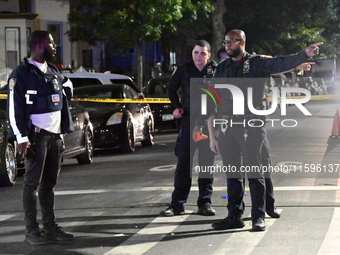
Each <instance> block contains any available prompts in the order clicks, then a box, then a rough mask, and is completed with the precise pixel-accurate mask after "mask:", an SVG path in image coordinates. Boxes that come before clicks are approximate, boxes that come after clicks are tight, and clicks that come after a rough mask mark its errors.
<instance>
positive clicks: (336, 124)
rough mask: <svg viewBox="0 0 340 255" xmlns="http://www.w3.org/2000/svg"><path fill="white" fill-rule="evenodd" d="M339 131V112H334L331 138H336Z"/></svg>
mask: <svg viewBox="0 0 340 255" xmlns="http://www.w3.org/2000/svg"><path fill="white" fill-rule="evenodd" d="M339 130H340V121H339V110H336V113H335V116H334V121H333V128H332V134H331V136H330V137H331V138H338V137H339V135H340V134H339Z"/></svg>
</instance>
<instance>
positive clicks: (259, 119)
mask: <svg viewBox="0 0 340 255" xmlns="http://www.w3.org/2000/svg"><path fill="white" fill-rule="evenodd" d="M221 118H222V119H223V120H226V121H225V123H223V124H221V131H222V133H223V134H225V132H226V130H227V129H228V128H231V127H243V128H245V130H247V129H248V128H255V127H263V126H265V124H266V119H267V117H266V116H259V115H255V114H249V115H232V116H230V115H222V116H221Z"/></svg>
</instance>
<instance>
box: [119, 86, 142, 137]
mask: <svg viewBox="0 0 340 255" xmlns="http://www.w3.org/2000/svg"><path fill="white" fill-rule="evenodd" d="M123 95H124V97H125V98H127V99H138V93H137V92H136V91H135V90H134V89H133V88H131V87H130V86H127V85H124V87H123ZM127 105H128V109H129V111H130V113H131V114H132V116H133V122H134V127H135V128H134V129H135V137H136V138H137V139H139V138H140V137H142V136H143V128H144V114H145V113H144V108H143V106H142V105H141V104H140V103H130V104H127Z"/></svg>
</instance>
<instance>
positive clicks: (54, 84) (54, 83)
mask: <svg viewBox="0 0 340 255" xmlns="http://www.w3.org/2000/svg"><path fill="white" fill-rule="evenodd" d="M50 84H51V87H52V90H53V91H55V92H57V91H59V90H60V87H59V82H58V79H57V78H54V79H52V80H51V81H50Z"/></svg>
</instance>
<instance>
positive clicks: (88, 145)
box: [77, 129, 93, 165]
mask: <svg viewBox="0 0 340 255" xmlns="http://www.w3.org/2000/svg"><path fill="white" fill-rule="evenodd" d="M84 146H85V151H84V153H83V154H81V155H80V156H78V157H77V161H78V164H80V165H84V164H91V163H92V161H93V135H92V133H91V131H90V130H89V129H87V130H86V132H85V144H84Z"/></svg>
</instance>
